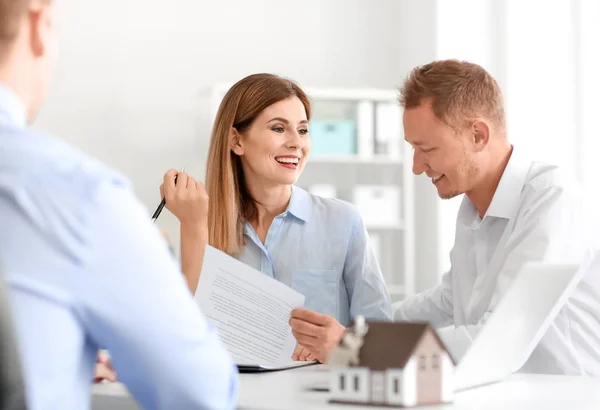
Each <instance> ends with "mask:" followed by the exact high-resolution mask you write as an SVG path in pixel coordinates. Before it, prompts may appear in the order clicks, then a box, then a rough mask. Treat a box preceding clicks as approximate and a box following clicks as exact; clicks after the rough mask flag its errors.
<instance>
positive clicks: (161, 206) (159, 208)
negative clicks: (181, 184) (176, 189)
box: [152, 168, 185, 223]
mask: <svg viewBox="0 0 600 410" xmlns="http://www.w3.org/2000/svg"><path fill="white" fill-rule="evenodd" d="M183 171H185V168H181V171H179V172H183ZM175 184H177V175H175ZM166 203H167V201H166V199H165V198H163V199H162V201H160V204H159V205H158V208H156V211H154V214H152V223H154V222H156V220H157V219H158V216H159V215H160V213H161V212H162V210H163V208H164V207H165V204H166Z"/></svg>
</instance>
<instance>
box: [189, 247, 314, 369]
mask: <svg viewBox="0 0 600 410" xmlns="http://www.w3.org/2000/svg"><path fill="white" fill-rule="evenodd" d="M195 299H196V302H197V303H198V305H199V306H200V308H201V309H202V312H203V313H204V314H205V315H206V317H207V318H208V319H209V320H210V321H211V323H212V324H213V325H214V326H215V327H216V328H217V329H218V330H219V336H220V338H221V341H222V342H223V344H225V346H226V347H227V350H228V351H229V353H230V355H231V356H232V358H233V360H234V361H235V362H236V363H237V365H238V368H240V370H247V371H260V370H278V369H284V368H291V367H299V366H303V365H307V364H310V363H307V362H296V361H293V360H292V354H293V353H294V349H295V348H296V340H295V339H294V336H293V334H292V330H291V328H290V325H289V320H290V314H291V311H292V309H294V308H297V307H303V306H304V295H302V294H301V293H298V292H296V291H295V290H293V289H291V288H289V287H288V286H286V285H284V284H283V283H281V282H279V281H277V280H275V279H273V278H271V277H269V276H267V275H265V274H263V273H262V272H259V271H257V270H256V269H253V268H251V267H250V266H248V265H246V264H244V263H242V262H240V261H238V260H236V259H235V258H232V257H231V256H229V255H227V254H226V253H224V252H221V251H219V250H217V249H215V248H213V247H211V246H207V247H206V252H205V254H204V262H203V265H202V272H201V273H200V283H199V284H198V288H197V291H196V296H195ZM253 369H254V370H253Z"/></svg>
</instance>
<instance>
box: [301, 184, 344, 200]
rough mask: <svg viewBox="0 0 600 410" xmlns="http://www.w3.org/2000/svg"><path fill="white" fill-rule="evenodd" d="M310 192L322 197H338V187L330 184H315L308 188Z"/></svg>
mask: <svg viewBox="0 0 600 410" xmlns="http://www.w3.org/2000/svg"><path fill="white" fill-rule="evenodd" d="M308 192H310V193H311V194H313V195H317V196H320V197H321V198H337V189H336V187H335V186H334V185H330V184H313V185H311V186H310V187H309V188H308Z"/></svg>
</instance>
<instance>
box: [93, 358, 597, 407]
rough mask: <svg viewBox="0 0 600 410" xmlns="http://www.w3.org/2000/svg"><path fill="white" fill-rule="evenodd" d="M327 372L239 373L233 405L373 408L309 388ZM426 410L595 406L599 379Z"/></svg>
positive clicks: (494, 389)
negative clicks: (339, 401)
mask: <svg viewBox="0 0 600 410" xmlns="http://www.w3.org/2000/svg"><path fill="white" fill-rule="evenodd" d="M327 378H328V373H327V369H326V368H325V367H324V366H319V367H316V366H313V367H307V368H300V369H295V370H286V371H282V372H274V373H263V374H242V375H240V394H239V400H238V408H239V409H243V410H305V409H317V410H318V409H331V410H342V409H343V410H362V409H364V410H373V409H374V407H370V406H365V407H362V406H354V405H351V406H348V405H340V404H336V405H333V404H329V403H328V393H327V392H320V391H312V390H310V389H309V387H310V386H313V385H315V384H322V383H323V381H325V380H327ZM424 408H425V409H427V410H440V409H444V410H446V409H458V410H467V409H468V410H481V409H489V410H496V409H498V410H506V409H511V410H537V409H543V410H582V409H586V410H587V409H589V410H598V409H600V378H598V379H595V378H588V377H575V376H546V375H523V374H515V375H513V376H512V377H511V378H510V379H508V380H506V381H504V382H502V383H495V384H491V385H488V386H483V387H479V388H476V389H470V390H467V391H464V392H461V393H458V394H456V395H455V397H454V402H453V403H452V404H448V405H443V406H427V407H424ZM105 409H115V410H117V409H118V410H138V409H139V408H138V407H137V406H136V404H135V402H134V401H133V400H132V399H130V398H129V397H128V395H127V391H126V390H125V389H124V388H123V387H122V386H121V385H120V384H102V385H96V386H94V388H93V410H105Z"/></svg>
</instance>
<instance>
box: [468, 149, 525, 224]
mask: <svg viewBox="0 0 600 410" xmlns="http://www.w3.org/2000/svg"><path fill="white" fill-rule="evenodd" d="M530 167H531V161H530V160H528V158H527V157H526V156H524V155H522V152H519V151H518V150H515V148H514V147H513V148H512V153H511V155H510V158H509V160H508V163H507V164H506V168H505V169H504V172H503V173H502V177H501V178H500V182H499V183H498V187H497V188H496V191H495V192H494V196H493V197H492V202H491V203H490V206H489V208H488V210H487V212H486V213H485V216H486V217H487V216H491V217H496V218H504V219H511V218H513V217H514V215H515V212H516V211H517V209H518V208H519V204H520V201H521V193H522V191H523V186H524V185H525V181H526V180H527V175H528V174H529V169H530ZM478 219H479V218H478V215H477V209H476V208H475V205H474V204H473V203H472V202H471V200H470V199H469V198H468V197H467V196H466V195H465V196H464V199H463V202H462V204H461V207H460V211H459V220H460V221H461V222H462V223H463V224H465V225H472V224H473V223H474V221H476V220H478Z"/></svg>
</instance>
